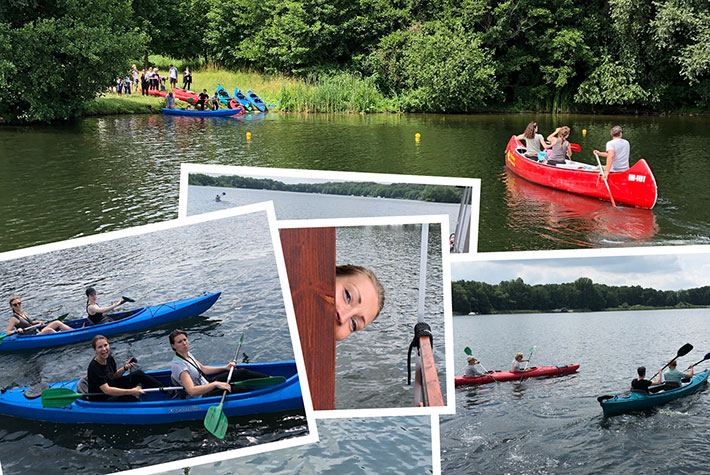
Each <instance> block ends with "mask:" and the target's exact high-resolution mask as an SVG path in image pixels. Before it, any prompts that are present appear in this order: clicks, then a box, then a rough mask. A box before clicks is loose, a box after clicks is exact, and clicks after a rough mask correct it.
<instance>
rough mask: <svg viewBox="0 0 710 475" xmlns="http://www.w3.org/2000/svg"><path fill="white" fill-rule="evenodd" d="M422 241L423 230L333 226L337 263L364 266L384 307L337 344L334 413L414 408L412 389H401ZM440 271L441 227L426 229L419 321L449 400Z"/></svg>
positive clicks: (416, 302)
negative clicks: (422, 319)
mask: <svg viewBox="0 0 710 475" xmlns="http://www.w3.org/2000/svg"><path fill="white" fill-rule="evenodd" d="M420 244H421V225H398V226H366V227H339V228H337V229H336V263H337V264H356V265H362V266H365V267H368V268H370V269H371V270H372V271H373V272H374V273H375V274H376V275H377V277H378V279H380V281H381V282H382V286H383V287H384V288H385V306H384V308H383V309H382V312H381V313H380V315H379V316H378V317H377V319H376V320H375V321H373V322H372V323H371V324H370V325H368V326H367V328H365V329H364V330H362V331H359V332H356V333H353V334H351V335H350V336H349V337H348V338H346V339H345V340H343V341H339V342H338V343H337V344H336V353H335V354H336V358H335V408H336V409H362V408H384V407H412V406H413V405H414V389H413V386H408V385H407V350H408V348H409V343H410V342H411V341H412V338H413V337H414V325H415V324H416V323H417V309H418V306H419V300H418V299H419V259H420V256H419V253H420ZM442 272H443V269H442V256H441V228H440V227H439V226H438V225H430V226H429V244H428V257H427V288H426V300H425V309H424V310H425V321H426V322H427V323H428V324H429V325H430V326H431V331H432V335H433V338H434V359H435V362H436V365H437V371H438V373H439V381H440V382H441V384H442V391H443V392H444V400H445V401H448V400H449V399H448V397H451V396H450V395H449V396H448V397H447V395H446V393H445V391H444V381H445V375H446V368H445V366H444V353H445V347H444V297H443V295H444V291H443V276H442ZM412 357H413V358H414V355H413V356H412ZM412 366H414V365H412ZM412 381H414V374H412Z"/></svg>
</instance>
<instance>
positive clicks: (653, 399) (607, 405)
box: [599, 370, 710, 416]
mask: <svg viewBox="0 0 710 475" xmlns="http://www.w3.org/2000/svg"><path fill="white" fill-rule="evenodd" d="M709 374H710V370H705V371H703V372H702V373H698V374H695V375H693V377H692V378H691V380H690V382H689V383H687V384H685V385H683V386H681V387H680V388H678V389H671V390H668V391H663V392H660V393H655V394H646V393H628V394H625V395H619V394H617V395H615V396H614V397H613V398H612V399H606V400H604V401H600V402H599V404H600V405H601V406H602V411H603V412H604V415H605V416H615V415H618V414H624V413H627V412H635V411H643V410H645V409H650V408H652V407H655V406H660V405H661V404H665V403H667V402H670V401H673V400H675V399H679V398H682V397H684V396H688V395H689V394H693V393H694V392H696V391H698V390H699V389H701V388H702V387H703V386H704V385H705V383H706V382H707V379H708V375H709Z"/></svg>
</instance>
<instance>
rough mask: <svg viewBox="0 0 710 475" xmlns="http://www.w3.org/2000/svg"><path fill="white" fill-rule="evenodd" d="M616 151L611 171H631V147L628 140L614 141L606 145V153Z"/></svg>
mask: <svg viewBox="0 0 710 475" xmlns="http://www.w3.org/2000/svg"><path fill="white" fill-rule="evenodd" d="M612 149H613V150H614V162H613V163H612V164H611V171H613V172H623V171H625V170H628V169H629V155H630V154H631V145H630V144H629V141H628V140H626V139H612V140H609V141H608V142H607V143H606V151H607V152H608V151H609V150H612Z"/></svg>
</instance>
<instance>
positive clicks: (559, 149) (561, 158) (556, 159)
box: [547, 140, 569, 164]
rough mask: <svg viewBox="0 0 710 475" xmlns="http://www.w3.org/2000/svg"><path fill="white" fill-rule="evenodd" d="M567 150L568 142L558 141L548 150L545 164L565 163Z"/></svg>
mask: <svg viewBox="0 0 710 475" xmlns="http://www.w3.org/2000/svg"><path fill="white" fill-rule="evenodd" d="M568 148H569V142H568V141H566V140H561V141H560V140H558V141H557V142H555V144H554V145H553V146H552V149H551V150H550V154H549V155H548V156H547V163H552V164H555V163H565V159H566V158H567V149H568Z"/></svg>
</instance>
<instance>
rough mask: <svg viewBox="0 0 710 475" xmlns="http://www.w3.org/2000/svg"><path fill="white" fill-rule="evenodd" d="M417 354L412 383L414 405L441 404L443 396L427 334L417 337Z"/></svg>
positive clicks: (442, 403)
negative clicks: (413, 382) (415, 369)
mask: <svg viewBox="0 0 710 475" xmlns="http://www.w3.org/2000/svg"><path fill="white" fill-rule="evenodd" d="M419 355H420V356H419V358H418V361H417V371H416V373H417V374H416V377H415V385H414V387H415V393H414V405H415V406H422V405H423V406H443V405H444V397H443V395H442V394H441V385H440V384H439V375H438V374H437V373H436V364H435V363H434V353H433V351H432V348H431V339H430V338H429V337H428V336H422V337H419Z"/></svg>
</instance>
